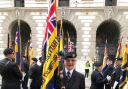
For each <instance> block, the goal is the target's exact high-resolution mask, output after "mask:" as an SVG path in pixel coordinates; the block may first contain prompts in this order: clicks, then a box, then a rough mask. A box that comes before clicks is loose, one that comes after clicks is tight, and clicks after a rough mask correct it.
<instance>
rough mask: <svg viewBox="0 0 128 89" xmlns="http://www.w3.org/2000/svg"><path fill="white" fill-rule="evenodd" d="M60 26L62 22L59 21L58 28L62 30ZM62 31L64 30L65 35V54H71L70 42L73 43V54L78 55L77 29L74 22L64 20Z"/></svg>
mask: <svg viewBox="0 0 128 89" xmlns="http://www.w3.org/2000/svg"><path fill="white" fill-rule="evenodd" d="M60 24H61V20H59V21H58V22H57V27H58V29H59V28H60ZM62 29H63V33H64V39H63V41H64V51H65V53H69V52H68V43H69V40H70V41H71V42H72V43H73V53H76V45H77V44H76V43H77V32H76V28H75V26H74V25H73V23H72V22H70V21H68V20H66V19H63V20H62Z"/></svg>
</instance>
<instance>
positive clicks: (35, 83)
mask: <svg viewBox="0 0 128 89" xmlns="http://www.w3.org/2000/svg"><path fill="white" fill-rule="evenodd" d="M41 75H42V71H41V67H40V66H39V65H37V64H32V66H31V68H30V70H29V77H30V79H32V82H31V84H30V88H31V89H40V87H41V85H42V76H41Z"/></svg>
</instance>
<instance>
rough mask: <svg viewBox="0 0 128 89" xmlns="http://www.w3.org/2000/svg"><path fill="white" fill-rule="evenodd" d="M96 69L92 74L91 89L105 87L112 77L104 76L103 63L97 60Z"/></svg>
mask: <svg viewBox="0 0 128 89" xmlns="http://www.w3.org/2000/svg"><path fill="white" fill-rule="evenodd" d="M94 65H95V68H96V69H95V70H94V71H93V72H92V74H91V87H90V89H104V84H105V83H106V82H108V81H109V80H110V79H111V77H110V76H107V77H106V78H104V77H103V74H102V63H101V62H95V64H94Z"/></svg>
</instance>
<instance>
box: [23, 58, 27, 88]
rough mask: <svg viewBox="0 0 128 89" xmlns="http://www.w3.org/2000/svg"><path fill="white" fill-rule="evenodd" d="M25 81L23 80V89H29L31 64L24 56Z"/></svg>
mask: <svg viewBox="0 0 128 89" xmlns="http://www.w3.org/2000/svg"><path fill="white" fill-rule="evenodd" d="M22 71H23V72H22V73H23V80H22V88H23V89H28V87H27V84H28V71H29V62H28V59H27V57H26V56H23V70H22Z"/></svg>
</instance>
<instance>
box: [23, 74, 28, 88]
mask: <svg viewBox="0 0 128 89" xmlns="http://www.w3.org/2000/svg"><path fill="white" fill-rule="evenodd" d="M27 84H28V73H26V75H25V76H24V80H23V81H22V88H23V89H28V87H27Z"/></svg>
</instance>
